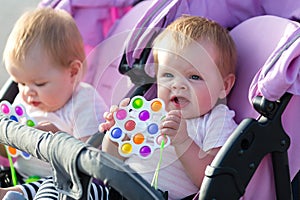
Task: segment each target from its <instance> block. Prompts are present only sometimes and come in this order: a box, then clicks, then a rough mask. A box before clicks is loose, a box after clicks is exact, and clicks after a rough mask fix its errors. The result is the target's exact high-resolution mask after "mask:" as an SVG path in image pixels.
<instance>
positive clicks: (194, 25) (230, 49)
mask: <svg viewBox="0 0 300 200" xmlns="http://www.w3.org/2000/svg"><path fill="white" fill-rule="evenodd" d="M170 36H172V38H173V39H174V43H173V44H172V45H175V46H176V48H181V49H182V48H184V47H186V46H187V45H189V44H191V43H192V42H195V41H196V42H199V41H201V40H202V41H209V42H212V43H213V44H214V46H215V48H216V50H217V51H218V57H217V60H215V62H216V63H215V64H216V65H217V66H218V68H219V70H220V71H221V73H222V75H223V76H225V75H227V74H229V73H235V67H236V62H237V53H236V48H235V44H234V41H233V40H232V38H231V36H230V35H229V33H228V31H227V30H226V29H225V28H223V27H222V26H221V25H219V24H218V23H216V22H214V21H212V20H209V19H207V18H203V17H198V16H187V15H184V16H182V17H180V18H178V19H176V20H175V21H174V22H172V23H171V24H170V25H169V26H168V27H167V28H166V29H165V30H164V31H163V32H162V33H160V34H159V35H158V36H157V37H156V39H155V40H154V42H153V49H154V50H153V55H154V61H155V63H156V64H157V50H158V47H159V46H160V45H163V44H160V42H161V41H162V40H163V39H165V38H166V37H170Z"/></svg>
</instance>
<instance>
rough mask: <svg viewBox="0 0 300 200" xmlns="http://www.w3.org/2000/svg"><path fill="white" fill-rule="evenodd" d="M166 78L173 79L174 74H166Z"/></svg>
mask: <svg viewBox="0 0 300 200" xmlns="http://www.w3.org/2000/svg"><path fill="white" fill-rule="evenodd" d="M164 77H168V78H171V77H174V76H173V74H171V73H165V74H164Z"/></svg>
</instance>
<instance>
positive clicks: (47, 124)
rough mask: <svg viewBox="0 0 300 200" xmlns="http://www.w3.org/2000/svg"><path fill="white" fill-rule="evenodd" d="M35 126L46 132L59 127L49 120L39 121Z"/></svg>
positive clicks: (53, 130) (56, 129)
mask: <svg viewBox="0 0 300 200" xmlns="http://www.w3.org/2000/svg"><path fill="white" fill-rule="evenodd" d="M35 128H37V129H39V130H42V131H47V132H48V131H50V132H52V133H56V132H58V131H59V129H58V128H57V127H56V126H55V125H54V124H52V123H51V122H42V123H39V124H38V125H37V126H35Z"/></svg>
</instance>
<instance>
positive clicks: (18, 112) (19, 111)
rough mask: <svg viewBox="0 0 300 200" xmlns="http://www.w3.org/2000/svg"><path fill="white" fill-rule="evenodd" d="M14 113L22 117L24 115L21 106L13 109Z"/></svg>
mask: <svg viewBox="0 0 300 200" xmlns="http://www.w3.org/2000/svg"><path fill="white" fill-rule="evenodd" d="M15 112H16V113H17V115H19V116H22V115H23V114H24V111H23V108H22V107H21V106H16V107H15Z"/></svg>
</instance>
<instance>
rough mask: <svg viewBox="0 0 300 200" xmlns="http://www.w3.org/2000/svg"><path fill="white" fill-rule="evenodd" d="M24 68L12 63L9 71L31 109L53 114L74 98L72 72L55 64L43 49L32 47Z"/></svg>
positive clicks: (9, 65) (22, 64)
mask: <svg viewBox="0 0 300 200" xmlns="http://www.w3.org/2000/svg"><path fill="white" fill-rule="evenodd" d="M20 65H21V66H15V65H13V64H12V63H8V65H7V66H6V68H7V71H8V73H9V74H10V75H11V77H12V79H13V80H14V81H15V82H17V83H18V86H19V92H20V95H21V97H22V99H23V100H24V101H25V102H26V103H28V104H29V105H31V106H33V107H37V108H39V109H41V110H43V111H46V112H52V111H56V110H58V109H60V108H61V107H62V106H64V105H65V103H66V102H67V101H68V100H69V99H70V98H71V95H72V92H73V89H74V77H72V76H71V73H72V72H71V70H70V69H68V68H63V67H62V66H58V65H57V64H55V62H53V60H52V59H50V57H49V56H48V55H47V54H46V53H45V51H43V49H41V48H40V47H39V46H34V47H32V48H31V49H30V50H29V51H28V53H27V55H26V58H25V60H24V62H22V63H21V64H20Z"/></svg>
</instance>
